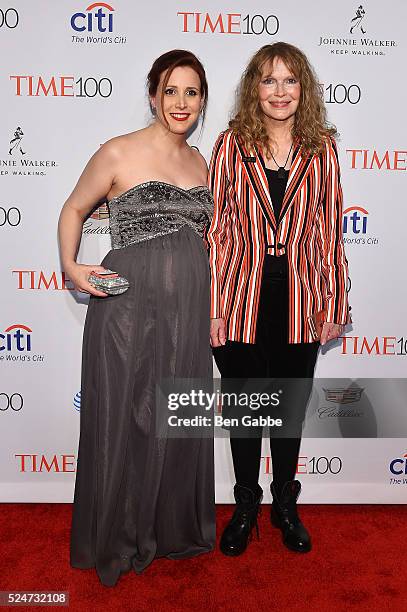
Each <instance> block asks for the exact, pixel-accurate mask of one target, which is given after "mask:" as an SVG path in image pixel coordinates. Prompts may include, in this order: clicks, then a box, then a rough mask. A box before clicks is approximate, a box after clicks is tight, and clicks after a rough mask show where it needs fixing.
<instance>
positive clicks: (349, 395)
mask: <svg viewBox="0 0 407 612" xmlns="http://www.w3.org/2000/svg"><path fill="white" fill-rule="evenodd" d="M363 391H364V389H362V388H360V387H354V388H353V387H352V388H348V389H346V388H342V389H340V388H338V389H325V388H324V393H325V399H326V401H327V402H334V403H335V404H354V403H355V402H359V401H360V398H361V396H362V392H363Z"/></svg>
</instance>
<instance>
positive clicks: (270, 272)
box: [213, 255, 319, 493]
mask: <svg viewBox="0 0 407 612" xmlns="http://www.w3.org/2000/svg"><path fill="white" fill-rule="evenodd" d="M275 263H276V259H275V258H274V257H271V256H269V255H266V257H265V261H264V268H263V280H262V286H261V294H260V303H259V311H258V319H257V331H256V342H255V344H247V343H244V342H233V341H229V340H228V341H227V342H226V344H225V345H224V346H222V347H218V348H214V349H213V354H214V357H215V361H216V365H217V366H218V369H219V371H220V373H221V376H222V379H242V383H243V382H244V380H245V379H250V378H252V379H253V378H263V379H266V378H272V379H274V378H278V379H280V378H281V379H288V378H294V379H296V380H294V381H292V382H291V383H290V382H288V381H285V382H286V385H285V390H284V401H283V402H282V410H283V413H282V417H283V419H284V417H285V416H287V417H288V420H289V421H290V433H289V434H288V435H289V437H280V436H278V437H276V436H272V438H273V439H271V437H270V450H271V458H272V466H273V482H274V485H275V487H276V489H277V493H279V492H280V491H281V488H282V486H283V485H284V483H285V482H287V480H293V479H294V478H295V473H296V469H297V462H298V455H299V449H300V444H301V429H302V422H303V420H304V416H305V411H306V406H307V402H308V399H309V395H310V392H311V384H312V377H313V375H314V369H315V362H316V359H317V354H318V348H319V343H318V342H312V343H301V344H289V343H288V283H287V277H286V274H285V271H284V268H282V267H281V265H279V266H278V268H277V267H276V265H275ZM279 263H280V262H279ZM287 382H288V384H287ZM223 391H224V386H223V382H222V392H223ZM284 411H286V413H287V414H284ZM288 413H289V414H288ZM262 429H263V428H262V427H259V428H256V429H254V428H253V427H251V428H250V435H248V436H247V437H242V433H241V431H240V432H239V433H238V434H237V433H236V434H235V435H234V433H233V429H232V431H231V436H230V443H231V450H232V457H233V466H234V471H235V477H236V482H237V484H239V485H242V486H245V487H249V488H250V489H252V490H253V491H256V490H257V486H258V479H259V468H260V458H261V441H262ZM293 431H294V432H295V433H294V434H293Z"/></svg>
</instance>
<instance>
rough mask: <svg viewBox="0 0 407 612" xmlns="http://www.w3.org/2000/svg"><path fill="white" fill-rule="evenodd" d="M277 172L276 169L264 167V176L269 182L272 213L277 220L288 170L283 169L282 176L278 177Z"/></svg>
mask: <svg viewBox="0 0 407 612" xmlns="http://www.w3.org/2000/svg"><path fill="white" fill-rule="evenodd" d="M277 173H278V170H270V168H266V176H267V180H268V184H269V191H270V196H271V201H272V203H273V209H274V214H275V217H276V220H277V222H278V219H279V217H280V212H281V206H282V204H283V198H284V193H285V188H286V187H287V181H288V170H284V178H278V176H277Z"/></svg>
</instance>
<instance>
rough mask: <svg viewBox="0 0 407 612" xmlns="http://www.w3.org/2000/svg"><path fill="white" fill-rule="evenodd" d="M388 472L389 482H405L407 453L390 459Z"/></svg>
mask: <svg viewBox="0 0 407 612" xmlns="http://www.w3.org/2000/svg"><path fill="white" fill-rule="evenodd" d="M389 470H390V473H391V474H392V476H391V478H390V484H398V485H400V484H407V478H405V476H406V475H407V453H406V454H405V455H403V457H397V458H396V459H392V460H391V461H390V465H389Z"/></svg>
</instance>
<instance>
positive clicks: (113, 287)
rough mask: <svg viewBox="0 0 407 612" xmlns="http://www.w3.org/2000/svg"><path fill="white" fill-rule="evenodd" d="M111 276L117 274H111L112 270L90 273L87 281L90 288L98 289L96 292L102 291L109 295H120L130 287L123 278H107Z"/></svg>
mask: <svg viewBox="0 0 407 612" xmlns="http://www.w3.org/2000/svg"><path fill="white" fill-rule="evenodd" d="M112 274H117V272H113V271H112V270H105V271H104V272H92V274H90V275H89V278H88V281H89V282H90V284H91V285H92V287H95V289H98V291H103V292H104V293H108V294H109V295H119V294H120V293H124V292H125V291H127V289H128V288H129V287H130V283H129V281H128V280H127V278H124V276H115V277H113V278H109V276H111V275H112Z"/></svg>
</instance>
